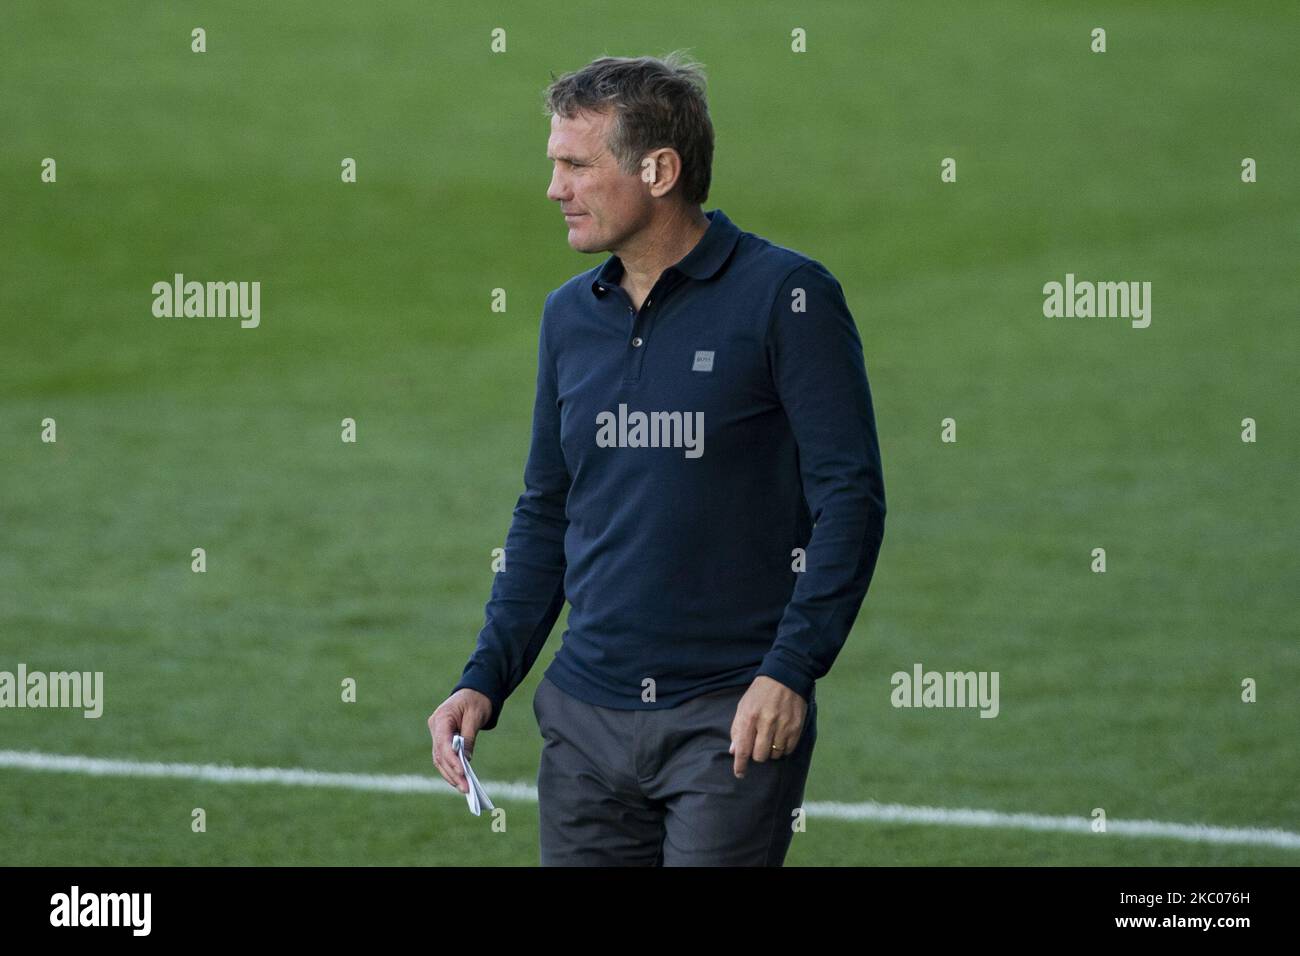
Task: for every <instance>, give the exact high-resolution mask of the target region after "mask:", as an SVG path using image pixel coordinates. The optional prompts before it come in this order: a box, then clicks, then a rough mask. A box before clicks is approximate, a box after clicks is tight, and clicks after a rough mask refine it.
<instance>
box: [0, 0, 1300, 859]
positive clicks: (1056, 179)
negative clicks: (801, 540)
mask: <svg viewBox="0 0 1300 956" xmlns="http://www.w3.org/2000/svg"><path fill="white" fill-rule="evenodd" d="M977 6H978V7H979V9H975V7H977ZM620 9H622V10H624V11H625V12H614V11H617V10H620ZM196 26H202V27H203V28H204V29H205V30H206V31H207V52H206V53H203V54H196V53H192V52H191V50H190V31H191V29H193V28H194V27H196ZM1097 26H1101V27H1104V28H1106V30H1107V33H1108V50H1107V52H1105V53H1104V54H1094V53H1091V52H1090V51H1089V42H1090V40H1089V33H1090V31H1091V30H1092V28H1094V27H1097ZM494 27H504V28H505V29H506V30H507V52H505V53H502V54H493V53H491V52H490V50H489V41H490V31H491V30H492V28H494ZM794 27H802V28H804V29H805V30H807V35H808V49H807V52H806V53H802V54H796V53H792V52H791V50H790V31H791V30H792V29H793V28H794ZM1298 41H1300V11H1297V9H1296V8H1295V6H1294V5H1293V4H1287V3H1276V4H1257V5H1250V6H1249V8H1247V7H1242V6H1234V5H1229V4H1209V3H1149V4H1141V5H1130V4H1121V3H1110V4H1103V5H1097V4H1092V5H1089V6H1088V8H1087V9H1086V10H1084V9H1074V10H1071V9H1070V8H1068V7H1067V6H1065V5H1055V4H1052V5H1045V4H1039V3H1033V2H1030V0H1024V2H1016V3H998V4H990V5H983V4H981V5H974V4H972V5H956V6H954V5H951V4H933V5H931V4H919V3H897V4H889V5H883V6H882V5H878V4H871V5H867V4H856V3H850V2H843V3H826V4H818V5H816V6H815V7H810V8H809V9H808V10H807V12H803V13H792V12H791V10H790V9H789V8H788V6H787V5H785V4H779V3H770V4H766V5H755V4H744V5H743V6H742V5H740V4H736V5H734V6H732V7H728V6H727V5H723V6H722V7H718V6H714V5H710V6H708V7H701V6H700V5H699V4H686V3H678V2H675V0H674V2H669V3H668V4H666V5H663V4H661V5H659V7H657V8H656V9H655V11H654V12H653V14H652V13H651V12H649V11H647V12H645V13H636V14H633V13H632V12H630V8H610V7H609V6H608V5H607V4H602V3H590V2H585V0H584V2H577V3H571V4H567V5H564V6H563V7H562V8H555V9H554V10H552V11H551V12H549V13H546V12H545V11H544V10H543V9H542V8H541V7H537V8H534V7H532V6H529V7H527V8H522V9H520V8H516V5H513V4H490V3H489V4H453V5H444V6H436V7H431V6H430V5H427V4H421V3H415V2H405V3H398V4H383V5H373V6H368V5H358V4H347V3H341V2H335V3H324V4H311V5H294V6H293V7H292V8H283V5H267V4H262V3H252V2H240V3H229V4H222V5H220V7H219V8H212V7H208V6H204V5H199V4H193V3H184V4H170V3H168V4H164V3H161V2H158V3H153V4H150V5H148V6H144V7H141V8H139V9H135V8H133V9H132V10H131V11H130V12H126V11H125V10H118V9H116V8H110V7H103V6H97V5H61V6H58V7H55V8H52V7H51V6H50V5H49V4H45V3H36V2H32V0H14V2H11V3H7V4H6V5H5V8H4V11H3V12H2V13H0V342H2V343H3V359H4V361H3V374H2V375H0V441H2V443H3V444H2V445H0V670H9V671H13V670H15V669H16V666H17V664H18V663H19V662H24V663H25V664H26V665H27V667H28V669H29V670H47V671H48V670H68V669H75V670H88V671H95V670H101V671H103V672H104V675H105V676H104V686H105V691H104V692H105V704H104V715H103V716H102V717H101V718H100V719H98V720H87V719H84V718H83V717H82V716H81V714H80V712H72V711H67V710H44V711H41V710H9V709H5V710H0V750H20V751H39V752H43V753H49V754H67V755H83V756H90V757H109V758H121V759H131V760H148V761H166V762H185V763H201V764H208V763H212V764H232V765H236V766H260V767H303V768H310V769H315V770H326V771H343V772H359V773H376V774H425V775H428V776H430V777H435V778H436V776H437V775H436V771H435V770H434V768H433V767H432V765H431V763H430V759H429V737H428V730H427V728H426V726H425V720H426V718H427V716H428V714H429V713H430V712H431V711H432V709H433V708H434V706H436V705H437V703H439V702H440V701H441V700H442V699H443V698H444V697H445V695H446V693H447V692H448V691H449V690H450V689H451V688H452V686H453V685H454V684H455V682H456V680H457V679H458V677H459V675H460V670H461V668H462V667H463V665H464V663H465V660H466V658H467V656H468V654H469V653H470V651H471V650H472V648H473V645H474V640H475V637H476V635H477V632H478V629H479V628H480V626H481V625H482V614H483V604H484V602H485V601H486V599H487V596H488V592H489V589H490V586H491V580H492V578H491V569H490V560H491V557H490V552H491V550H492V549H493V548H494V547H498V546H500V545H501V544H502V542H503V541H504V537H505V533H506V529H507V527H508V526H509V521H510V515H511V509H512V508H513V506H514V504H515V501H516V498H517V496H518V495H519V493H520V491H521V490H522V487H523V486H522V474H523V465H524V457H525V455H526V452H527V446H528V434H529V421H530V417H529V416H530V414H531V408H532V400H533V388H534V373H535V368H536V364H535V363H536V335H537V323H538V319H539V316H540V312H541V307H542V304H543V301H544V298H545V296H546V293H547V292H548V291H549V290H551V289H553V288H555V287H556V286H558V285H560V284H561V283H563V282H564V281H565V280H566V279H568V278H569V277H570V276H571V275H573V274H575V273H577V272H580V271H583V270H585V269H588V268H591V267H593V266H595V265H597V264H599V262H600V261H602V260H603V258H604V257H603V256H582V255H579V254H577V253H575V252H573V251H572V250H571V249H570V248H569V247H568V245H567V244H566V242H565V227H564V225H563V220H562V219H561V217H560V214H559V211H558V208H557V207H556V205H555V204H554V203H550V202H548V200H547V199H546V197H545V191H546V187H547V183H548V180H549V177H550V166H549V164H548V163H547V162H546V160H545V158H544V153H545V146H546V137H547V134H548V130H549V126H548V123H547V121H546V119H545V117H544V116H543V115H542V113H541V106H540V104H541V91H542V89H543V87H544V86H545V84H546V83H547V82H548V80H549V74H550V73H551V72H552V71H553V72H555V73H556V74H559V73H560V72H563V71H566V70H570V69H575V68H577V67H580V66H582V65H583V64H585V63H586V62H588V61H589V60H590V59H592V58H594V57H595V56H598V55H601V54H604V53H609V54H616V55H634V54H641V53H651V54H659V55H662V54H664V53H666V52H668V51H669V50H672V49H675V48H687V49H689V50H690V51H691V52H692V53H693V54H694V55H695V56H696V57H697V58H698V59H699V60H700V61H701V62H703V63H704V64H705V66H706V68H707V70H708V71H709V75H710V102H711V109H712V114H713V121H714V125H715V129H716V132H717V153H716V158H715V164H714V185H713V190H712V193H711V195H710V198H709V201H708V202H707V203H706V204H705V208H706V209H713V208H722V209H724V210H725V211H726V213H727V214H728V215H729V216H730V217H731V218H732V219H733V220H734V221H735V222H736V223H737V224H738V225H740V227H741V228H743V229H746V230H749V231H751V232H755V233H757V234H759V235H761V236H764V237H766V238H768V239H771V240H772V241H774V242H777V243H779V244H781V245H784V246H788V247H790V248H794V249H797V250H799V251H801V252H804V253H805V254H807V255H810V256H812V257H814V258H816V259H818V260H820V261H821V262H823V263H824V264H825V265H826V266H827V267H828V268H829V269H830V270H831V271H832V272H834V273H835V275H836V276H837V277H838V278H839V280H840V282H841V283H842V285H843V287H844V290H845V292H846V294H847V297H848V301H849V305H850V307H851V308H852V309H853V312H854V315H855V317H856V318H857V321H858V324H859V328H860V330H861V334H862V339H863V345H864V352H865V355H866V361H867V368H868V372H869V374H870V378H871V385H872V390H873V397H874V400H875V409H876V415H877V421H878V425H879V429H880V441H881V448H882V454H883V456H884V464H885V478H886V487H887V492H888V502H889V517H888V524H887V532H886V535H885V542H884V547H883V549H882V552H881V556H880V562H879V566H878V570H877V572H876V576H875V579H874V581H873V583H872V586H871V591H870V594H869V595H868V597H867V601H866V603H865V604H864V606H863V610H862V613H861V615H860V616H859V618H858V621H857V624H856V626H855V628H854V631H853V633H852V635H851V636H850V638H849V640H848V643H847V644H846V646H845V648H844V651H843V653H842V654H841V656H840V658H839V660H838V662H837V663H836V666H835V668H834V669H833V670H832V672H831V673H830V674H829V675H828V676H827V677H826V678H825V679H824V680H823V681H821V683H820V684H819V687H818V701H819V704H820V708H821V711H820V714H821V716H820V720H819V730H820V733H819V738H818V742H817V747H816V750H815V753H814V758H813V765H812V771H811V775H810V777H809V781H808V788H807V796H806V799H807V800H808V801H813V802H816V801H828V800H836V801H842V802H862V801H881V802H886V803H899V804H906V805H913V806H933V807H948V808H974V809H983V810H992V811H999V812H1005V813H1017V812H1027V813H1041V814H1050V815H1070V816H1087V815H1088V814H1089V813H1090V812H1091V810H1092V808H1094V807H1103V808H1105V810H1106V813H1107V815H1108V817H1109V818H1110V819H1111V820H1112V821H1114V820H1158V821H1165V822H1174V823H1204V824H1212V825H1218V826H1224V827H1267V828H1282V829H1286V830H1290V831H1296V830H1300V754H1298V753H1297V748H1296V746H1295V741H1296V739H1297V734H1298V731H1300V695H1297V693H1296V687H1297V684H1298V683H1300V642H1298V641H1297V628H1296V623H1295V622H1296V597H1295V595H1296V582H1297V579H1298V576H1297V571H1298V570H1300V569H1298V568H1297V560H1296V535H1297V530H1296V529H1297V518H1298V517H1300V506H1298V505H1297V503H1296V497H1295V494H1296V474H1297V471H1298V467H1297V466H1298V465H1300V454H1298V453H1297V452H1298V450H1300V427H1298V425H1297V421H1296V417H1295V412H1296V408H1297V390H1296V384H1297V375H1296V371H1295V362H1296V355H1297V354H1298V353H1300V332H1298V331H1297V323H1296V305H1295V298H1294V296H1295V292H1294V286H1295V281H1296V279H1297V275H1298V273H1297V268H1296V263H1297V261H1298V255H1297V254H1298V253H1300V233H1297V223H1298V222H1300V220H1298V218H1297V214H1298V213H1300V201H1298V200H1300V185H1298V177H1297V170H1296V166H1295V159H1296V157H1297V156H1300V95H1297V94H1298V92H1300V90H1298V89H1297V87H1298V86H1300V83H1298V82H1297V80H1298V78H1300V74H1297V71H1296V69H1295V50H1296V48H1297V45H1298ZM46 157H51V158H54V159H55V160H56V161H57V182H55V183H42V182H41V179H40V172H41V161H42V160H43V159H44V158H46ZM344 157H353V158H355V159H356V161H357V168H358V181H357V182H356V183H355V184H344V183H342V182H341V181H340V175H339V173H340V161H341V160H342V159H343V158H344ZM944 157H954V158H955V159H956V160H957V163H958V179H957V182H956V183H950V184H944V183H941V182H940V178H939V164H940V161H941V159H943V158H944ZM1244 157H1251V158H1254V159H1255V160H1256V161H1257V163H1258V170H1259V172H1258V177H1259V179H1258V182H1257V183H1254V184H1244V183H1242V182H1241V178H1240V172H1241V168H1240V164H1241V161H1242V159H1243V158H1244ZM178 272H179V273H184V274H185V275H186V276H187V277H188V278H197V279H200V280H207V279H220V280H227V279H230V280H260V282H261V283H262V301H261V310H262V318H261V324H260V326H259V327H258V328H256V329H241V328H240V327H239V323H238V320H236V319H161V318H155V317H154V316H153V315H152V313H151V303H152V294H151V292H150V289H151V286H152V284H153V283H154V282H156V281H159V280H169V279H170V278H171V276H172V275H173V274H174V273H178ZM1067 272H1071V273H1074V274H1075V275H1076V276H1078V277H1079V278H1080V279H1091V280H1145V281H1150V282H1151V283H1152V286H1153V293H1152V322H1151V325H1150V327H1149V328H1146V329H1134V328H1131V327H1130V325H1129V323H1128V321H1127V320H1124V319H1073V320H1070V319H1048V318H1045V317H1044V316H1043V313H1042V304H1043V295H1042V287H1043V284H1044V283H1046V282H1049V281H1054V280H1055V281H1061V280H1063V278H1064V276H1065V274H1066V273H1067ZM498 287H500V288H504V289H506V290H507V294H508V311H507V312H506V313H504V314H501V313H496V312H493V311H491V309H490V294H491V290H492V289H494V288H498ZM47 417H49V418H53V419H55V420H56V422H57V438H58V440H57V442H55V443H53V444H50V443H44V442H42V441H41V440H40V430H41V422H42V420H43V419H45V418H47ZM348 417H350V418H354V419H355V420H356V422H357V435H358V440H357V442H356V443H355V444H347V443H344V442H342V441H340V437H339V435H340V421H341V420H342V419H344V418H348ZM947 417H952V418H954V419H955V420H956V421H957V436H958V441H957V443H956V444H949V443H943V442H941V441H940V422H941V421H942V420H943V419H944V418H947ZM1246 417H1251V418H1254V419H1255V420H1256V422H1257V423H1258V441H1257V442H1255V443H1253V444H1247V443H1243V442H1242V441H1241V439H1240V431H1241V424H1240V423H1241V420H1242V419H1243V418H1246ZM196 547H202V548H205V549H206V553H207V571H206V573H203V574H195V573H193V572H191V570H190V560H191V558H190V553H191V550H192V549H193V548H196ZM1095 547H1104V548H1105V549H1106V553H1107V572H1106V573H1105V574H1094V573H1091V572H1090V570H1089V564H1090V560H1091V558H1090V552H1091V550H1092V549H1093V548H1095ZM564 623H565V618H564V617H562V618H561V620H560V622H559V625H557V627H556V630H555V632H554V633H553V634H552V637H551V642H550V644H548V646H547V649H546V650H545V651H544V652H543V655H542V657H541V658H540V659H539V661H538V663H537V665H536V666H535V668H534V670H533V671H532V673H530V674H529V677H528V679H527V681H526V682H525V684H524V685H523V686H521V688H520V689H519V690H518V691H517V692H516V695H515V696H514V697H513V698H512V699H511V700H510V701H509V702H508V703H507V705H506V708H505V710H504V713H503V717H502V719H501V723H500V726H499V727H498V728H497V729H496V730H494V731H492V732H490V733H488V734H484V735H483V736H481V737H480V739H479V741H478V744H477V747H476V751H475V768H476V770H477V772H478V773H479V775H480V776H481V777H482V778H483V779H484V780H488V781H522V782H531V781H533V780H535V777H536V771H537V761H538V751H539V746H540V737H539V735H538V732H537V728H536V724H535V721H534V718H533V715H532V713H531V712H530V707H529V700H530V698H531V694H532V691H533V688H534V687H535V686H536V682H537V680H538V678H539V677H540V675H541V672H542V670H543V669H544V667H545V665H546V664H547V663H548V662H549V660H550V657H551V655H552V654H553V653H554V650H555V649H556V648H558V647H559V644H560V635H561V634H562V632H563V627H564ZM918 661H919V662H921V663H923V664H924V665H925V667H926V668H929V669H938V670H996V671H999V672H1000V674H1001V712H1000V714H999V716H998V718H997V719H995V720H982V719H978V717H977V715H976V714H975V713H974V712H972V711H958V710H905V709H895V708H893V707H891V706H890V703H889V694H890V690H891V687H890V683H889V675H890V674H891V673H893V672H894V671H897V670H910V669H911V667H912V665H913V663H914V662H918ZM347 677H351V678H354V679H355V680H356V682H357V688H358V691H357V693H358V697H357V701H356V703H350V704H349V703H343V702H341V700H340V682H341V681H342V680H343V679H344V678H347ZM1247 677H1250V678H1253V679H1255V680H1256V681H1257V682H1258V688H1259V690H1258V694H1259V698H1258V701H1257V702H1256V703H1251V704H1247V703H1243V702H1242V701H1241V699H1240V693H1241V691H1240V685H1241V681H1242V680H1243V679H1244V678H1247ZM445 789H446V793H445V795H438V794H427V793H425V794H406V795H402V794H383V793H368V792H357V791H350V790H342V789H329V788H321V789H303V788H286V787H280V786H272V785H220V784H214V783H198V782H192V781H186V780H144V779H136V778H129V777H92V776H82V775H74V774H64V773H49V772H37V771H31V770H22V769H12V768H4V767H0V863H3V864H62V865H75V864H96V865H117V864H188V863H199V864H208V863H221V864H236V863H251V864H330V865H333V864H393V863H397V864H422V865H443V864H451V863H463V862H466V861H478V862H482V863H485V864H500V865H524V866H529V865H535V864H536V863H537V861H538V850H537V813H536V805H535V804H532V803H528V802H526V801H524V802H520V801H502V802H503V805H505V806H506V808H507V819H508V826H507V830H506V832H504V833H500V832H492V830H491V828H490V825H489V821H488V819H487V818H486V817H484V818H478V819H476V818H474V817H471V816H470V815H469V814H468V812H467V810H466V806H465V802H464V798H463V796H461V795H460V794H458V793H456V792H454V791H452V790H451V788H450V787H446V788H445ZM195 807H203V808H205V810H206V811H207V816H208V822H207V832H206V833H203V834H195V833H192V832H191V829H190V819H191V818H190V813H191V810H192V809H193V808H195ZM979 863H986V864H987V863H991V864H1047V865H1063V864H1086V865H1138V864H1162V865H1164V864H1167V865H1204V864H1227V865H1240V864H1263V865H1296V864H1297V863H1300V851H1298V850H1295V849H1287V848H1284V847H1266V846H1250V845H1235V844H1214V843H1197V842H1188V841H1182V840H1175V839H1164V838H1138V837H1128V836H1122V835H1119V834H1115V833H1108V834H1105V835H1100V834H1098V835H1086V834H1085V835H1072V834H1063V833H1037V832H1033V831H1029V830H1022V829H1014V828H1007V829H975V828H959V827H951V826H940V825H929V824H926V825H921V824H908V825H901V824H888V825H885V824H880V823H870V822H851V821H839V820H834V819H829V818H825V817H818V816H815V815H814V816H812V817H810V818H809V820H808V829H807V832H806V833H802V834H798V835H796V837H795V839H794V841H793V844H792V846H791V850H790V854H789V856H788V858H787V864H788V865H891V864H922V865H954V864H979Z"/></svg>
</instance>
